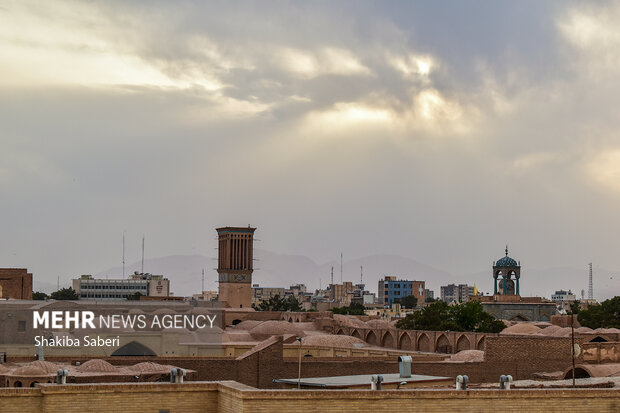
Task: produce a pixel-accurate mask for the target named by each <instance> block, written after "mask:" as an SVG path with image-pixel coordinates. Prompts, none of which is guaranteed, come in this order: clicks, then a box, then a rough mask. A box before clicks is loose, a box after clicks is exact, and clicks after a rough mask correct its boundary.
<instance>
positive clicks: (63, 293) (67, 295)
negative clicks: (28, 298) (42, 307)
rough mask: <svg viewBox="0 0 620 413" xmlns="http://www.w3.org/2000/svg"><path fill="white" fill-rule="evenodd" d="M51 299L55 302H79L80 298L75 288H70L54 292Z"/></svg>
mask: <svg viewBox="0 0 620 413" xmlns="http://www.w3.org/2000/svg"><path fill="white" fill-rule="evenodd" d="M50 298H51V299H53V300H78V299H79V298H80V297H78V295H77V293H76V292H75V290H74V289H73V288H71V287H69V288H61V289H60V290H58V291H54V292H53V293H52V294H51V295H50Z"/></svg>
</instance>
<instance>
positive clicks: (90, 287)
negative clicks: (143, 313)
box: [72, 271, 171, 300]
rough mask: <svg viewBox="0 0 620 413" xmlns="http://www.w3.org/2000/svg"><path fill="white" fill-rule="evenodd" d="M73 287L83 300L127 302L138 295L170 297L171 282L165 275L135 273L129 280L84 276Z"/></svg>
mask: <svg viewBox="0 0 620 413" xmlns="http://www.w3.org/2000/svg"><path fill="white" fill-rule="evenodd" d="M72 286H73V289H74V290H75V292H76V293H77V295H78V297H79V298H80V299H82V300H88V299H96V300H126V299H127V297H129V296H133V295H135V294H136V293H140V295H142V296H145V297H168V296H170V295H171V293H170V280H168V279H167V278H164V276H163V275H153V274H148V273H139V272H137V271H136V272H135V273H133V274H132V275H130V276H129V278H93V276H92V275H82V276H80V278H76V279H74V280H73V281H72Z"/></svg>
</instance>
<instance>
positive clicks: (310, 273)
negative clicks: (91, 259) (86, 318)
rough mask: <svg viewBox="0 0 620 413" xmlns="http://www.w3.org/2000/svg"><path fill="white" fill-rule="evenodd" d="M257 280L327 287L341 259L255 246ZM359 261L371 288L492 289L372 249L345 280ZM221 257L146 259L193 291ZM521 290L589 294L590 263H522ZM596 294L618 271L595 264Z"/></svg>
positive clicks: (213, 280)
mask: <svg viewBox="0 0 620 413" xmlns="http://www.w3.org/2000/svg"><path fill="white" fill-rule="evenodd" d="M254 256H255V258H256V261H255V263H254V267H255V271H254V276H253V282H254V283H255V284H260V285H262V286H266V287H272V286H282V287H288V286H290V285H293V284H297V283H304V284H306V285H307V286H308V289H309V290H314V289H316V288H319V284H320V285H322V286H323V287H325V286H326V285H327V284H329V282H330V274H331V267H332V266H333V267H334V282H336V283H340V262H336V261H333V262H327V263H323V264H319V263H317V262H315V261H314V260H312V259H311V258H308V257H306V256H303V255H289V254H278V253H274V252H270V251H265V250H260V249H256V250H255V251H254ZM140 264H141V263H140V262H135V263H132V264H130V265H128V266H126V267H125V274H126V275H128V274H130V273H132V272H133V271H139V270H140ZM360 266H362V267H363V274H364V279H363V281H364V283H365V284H366V288H367V289H368V290H370V291H373V292H376V291H377V282H378V281H379V279H380V278H383V277H384V276H386V275H396V276H398V277H401V278H404V279H410V280H424V281H426V285H427V288H430V289H431V290H434V291H435V296H436V297H438V296H439V287H440V286H441V285H446V284H450V283H457V284H458V283H467V284H470V285H472V284H474V283H475V284H476V286H477V287H478V290H480V291H482V292H484V293H492V292H493V279H492V277H491V268H488V269H486V270H484V271H479V272H476V273H471V274H464V275H458V276H457V275H453V274H450V273H448V272H446V271H443V270H440V269H437V268H434V267H432V266H429V265H426V264H424V263H420V262H418V261H416V260H413V259H410V258H407V257H402V256H399V255H371V256H366V257H361V258H356V259H352V260H345V261H344V263H343V277H342V278H343V280H344V281H352V282H354V283H359V281H360ZM216 267H217V260H216V259H215V258H213V257H206V256H203V255H169V256H165V257H159V258H149V259H145V261H144V270H145V272H150V273H153V274H163V275H165V276H166V277H168V278H169V279H170V280H171V289H172V291H173V292H174V294H175V295H191V294H195V293H197V292H199V291H200V289H201V283H202V281H201V279H202V275H201V272H202V269H203V268H204V270H205V289H206V290H217V273H216V271H215V268H216ZM522 271H523V272H522V275H521V295H524V296H529V295H540V296H544V297H550V296H551V294H552V293H553V292H554V291H555V290H559V289H571V290H572V291H573V292H574V293H575V294H576V295H577V297H578V298H579V297H580V292H581V289H584V290H586V294H587V281H588V280H587V269H575V268H560V267H558V268H546V269H531V268H528V267H527V266H524V267H523V270H522ZM121 273H122V268H121V267H113V268H110V269H108V270H105V271H102V272H100V273H98V274H94V275H95V276H96V277H102V278H105V277H109V278H117V277H120V276H121ZM594 294H595V297H596V298H599V299H606V298H610V297H613V296H614V295H620V271H615V272H614V271H609V270H605V269H602V268H596V267H595V268H594Z"/></svg>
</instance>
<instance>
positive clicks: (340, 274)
mask: <svg viewBox="0 0 620 413" xmlns="http://www.w3.org/2000/svg"><path fill="white" fill-rule="evenodd" d="M340 284H342V252H341V253H340Z"/></svg>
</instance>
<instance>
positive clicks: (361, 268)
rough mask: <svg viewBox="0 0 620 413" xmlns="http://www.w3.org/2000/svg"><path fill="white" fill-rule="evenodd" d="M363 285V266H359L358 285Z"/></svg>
mask: <svg viewBox="0 0 620 413" xmlns="http://www.w3.org/2000/svg"><path fill="white" fill-rule="evenodd" d="M361 284H364V266H363V265H360V285H361Z"/></svg>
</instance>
